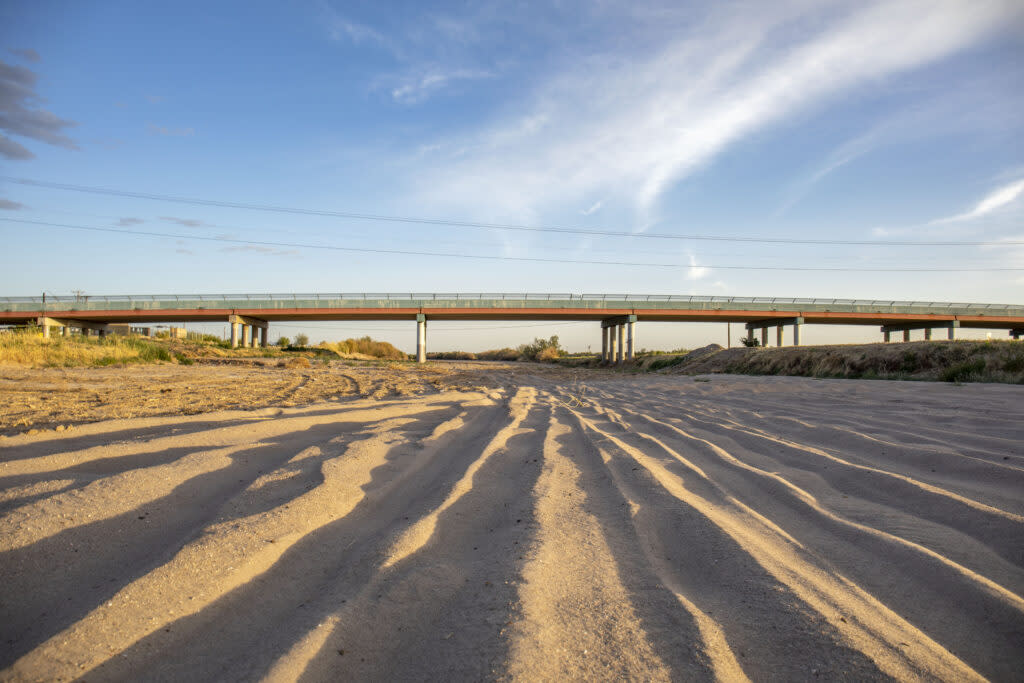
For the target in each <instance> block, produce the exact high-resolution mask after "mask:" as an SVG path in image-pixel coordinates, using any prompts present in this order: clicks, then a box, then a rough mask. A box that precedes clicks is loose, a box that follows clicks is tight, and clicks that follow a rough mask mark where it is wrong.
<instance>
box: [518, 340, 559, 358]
mask: <svg viewBox="0 0 1024 683" xmlns="http://www.w3.org/2000/svg"><path fill="white" fill-rule="evenodd" d="M519 354H520V355H521V356H522V357H523V358H526V359H528V360H554V359H556V358H559V357H560V356H562V355H564V354H565V350H564V349H562V347H561V346H560V345H559V343H558V335H557V334H556V335H552V337H551V338H550V339H534V340H533V343H532V344H523V345H522V346H520V347H519Z"/></svg>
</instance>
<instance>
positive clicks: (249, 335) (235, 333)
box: [228, 313, 268, 349]
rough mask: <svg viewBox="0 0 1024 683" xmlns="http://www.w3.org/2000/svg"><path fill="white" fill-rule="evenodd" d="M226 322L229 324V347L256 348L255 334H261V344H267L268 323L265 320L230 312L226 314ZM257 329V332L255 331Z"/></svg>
mask: <svg viewBox="0 0 1024 683" xmlns="http://www.w3.org/2000/svg"><path fill="white" fill-rule="evenodd" d="M228 324H230V325H231V348H233V349H237V348H238V347H239V346H241V347H242V348H243V349H246V348H256V335H257V334H261V335H262V338H263V346H266V345H267V328H268V325H267V321H266V320H262V319H260V318H250V317H249V316H247V315H236V314H234V313H232V314H231V315H229V316H228ZM257 329H258V330H259V333H257V332H256V330H257Z"/></svg>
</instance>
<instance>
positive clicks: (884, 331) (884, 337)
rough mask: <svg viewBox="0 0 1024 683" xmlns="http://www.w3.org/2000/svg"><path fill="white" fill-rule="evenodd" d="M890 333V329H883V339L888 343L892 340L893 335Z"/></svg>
mask: <svg viewBox="0 0 1024 683" xmlns="http://www.w3.org/2000/svg"><path fill="white" fill-rule="evenodd" d="M889 335H890V333H889V330H883V331H882V340H883V341H885V343H886V344H888V343H889V342H890V341H891V337H890V336H889Z"/></svg>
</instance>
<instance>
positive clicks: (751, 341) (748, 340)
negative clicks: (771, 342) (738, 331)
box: [740, 334, 761, 346]
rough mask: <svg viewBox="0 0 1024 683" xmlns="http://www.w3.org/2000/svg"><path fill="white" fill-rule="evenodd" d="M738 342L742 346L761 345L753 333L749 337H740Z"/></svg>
mask: <svg viewBox="0 0 1024 683" xmlns="http://www.w3.org/2000/svg"><path fill="white" fill-rule="evenodd" d="M740 342H741V343H742V344H743V345H744V346H760V345H761V342H760V341H759V340H758V338H757V337H755V336H754V335H753V334H751V335H750V336H749V337H740Z"/></svg>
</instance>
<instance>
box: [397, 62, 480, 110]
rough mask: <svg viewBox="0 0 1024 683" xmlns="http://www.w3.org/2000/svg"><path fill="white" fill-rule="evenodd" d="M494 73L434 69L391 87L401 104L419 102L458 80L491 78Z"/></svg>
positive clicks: (407, 78) (405, 79)
mask: <svg viewBox="0 0 1024 683" xmlns="http://www.w3.org/2000/svg"><path fill="white" fill-rule="evenodd" d="M491 76H492V74H491V73H490V72H488V71H483V70H479V69H453V70H448V71H445V70H440V69H433V70H429V71H426V72H424V73H421V74H419V75H416V76H410V77H406V78H404V79H402V82H401V83H400V84H399V85H397V86H395V87H394V88H392V89H391V97H392V98H393V99H394V100H395V101H396V102H399V103H401V104H418V103H420V102H422V101H424V100H425V99H427V98H428V97H430V96H431V95H433V94H434V93H436V92H438V91H440V90H443V89H444V88H446V87H448V86H449V85H451V84H452V83H454V82H456V81H470V80H478V79H482V78H490V77H491Z"/></svg>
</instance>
